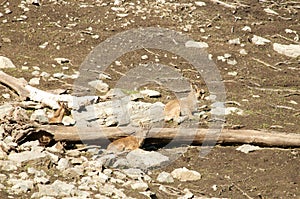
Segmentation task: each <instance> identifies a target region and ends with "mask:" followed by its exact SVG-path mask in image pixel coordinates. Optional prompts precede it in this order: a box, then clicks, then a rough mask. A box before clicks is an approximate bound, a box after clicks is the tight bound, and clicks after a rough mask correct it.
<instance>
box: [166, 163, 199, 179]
mask: <svg viewBox="0 0 300 199" xmlns="http://www.w3.org/2000/svg"><path fill="white" fill-rule="evenodd" d="M171 175H172V176H173V178H176V179H178V180H179V181H182V182H186V181H197V180H200V179H201V174H200V173H199V172H197V171H193V170H189V169H187V168H185V167H183V168H178V169H175V170H173V171H172V172H171Z"/></svg>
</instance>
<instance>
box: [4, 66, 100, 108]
mask: <svg viewBox="0 0 300 199" xmlns="http://www.w3.org/2000/svg"><path fill="white" fill-rule="evenodd" d="M0 83H3V84H5V85H7V86H8V87H10V88H12V89H13V90H15V91H16V92H17V94H18V95H19V96H20V98H21V99H22V100H24V99H26V98H29V99H31V100H33V101H36V102H40V103H43V104H46V105H47V106H49V107H51V108H52V109H58V108H59V107H60V106H59V104H58V102H59V101H61V102H66V103H67V104H68V107H69V108H75V109H77V108H78V107H79V106H81V105H83V104H84V105H88V104H93V103H96V102H97V100H98V96H83V97H77V96H72V95H56V94H52V93H49V92H46V91H43V90H40V89H38V88H35V87H33V86H30V85H28V82H27V81H26V80H24V79H17V78H15V77H12V76H10V75H8V74H6V73H5V72H3V71H1V70H0Z"/></svg>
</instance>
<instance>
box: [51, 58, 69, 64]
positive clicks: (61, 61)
mask: <svg viewBox="0 0 300 199" xmlns="http://www.w3.org/2000/svg"><path fill="white" fill-rule="evenodd" d="M54 60H55V61H56V62H57V63H58V64H61V65H62V64H66V63H69V62H70V60H69V59H67V58H55V59H54Z"/></svg>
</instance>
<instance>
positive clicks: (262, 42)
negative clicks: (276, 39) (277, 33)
mask: <svg viewBox="0 0 300 199" xmlns="http://www.w3.org/2000/svg"><path fill="white" fill-rule="evenodd" d="M251 41H252V43H254V44H255V45H265V44H266V43H270V42H271V41H270V40H268V39H265V38H263V37H260V36H257V35H253V37H252V39H251Z"/></svg>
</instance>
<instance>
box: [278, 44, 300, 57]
mask: <svg viewBox="0 0 300 199" xmlns="http://www.w3.org/2000/svg"><path fill="white" fill-rule="evenodd" d="M273 49H274V50H275V51H276V52H278V53H279V54H283V55H285V56H288V57H293V58H297V57H298V56H300V45H299V44H289V45H283V44H278V43H274V44H273Z"/></svg>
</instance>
